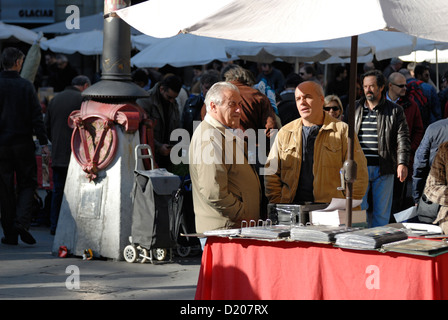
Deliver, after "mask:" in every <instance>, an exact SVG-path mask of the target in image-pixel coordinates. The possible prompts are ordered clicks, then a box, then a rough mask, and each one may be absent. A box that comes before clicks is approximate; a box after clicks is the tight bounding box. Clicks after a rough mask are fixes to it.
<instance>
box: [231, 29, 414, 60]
mask: <svg viewBox="0 0 448 320" xmlns="http://www.w3.org/2000/svg"><path fill="white" fill-rule="evenodd" d="M358 42H359V43H358V50H357V54H358V57H363V56H366V55H369V56H370V59H371V56H372V55H373V54H375V56H376V58H377V60H384V59H389V58H392V57H397V56H399V55H401V54H406V53H408V52H411V51H412V50H413V48H414V46H415V43H416V37H414V36H410V35H407V34H403V33H398V32H387V31H372V32H368V33H365V34H362V35H360V36H359V41H358ZM350 47H351V38H350V37H344V38H338V39H330V40H321V41H313V42H300V43H258V42H241V41H240V42H236V43H235V44H230V45H229V46H227V47H226V51H227V52H228V53H229V54H233V55H238V56H239V57H240V58H241V59H246V60H259V61H260V62H271V61H273V60H274V59H275V58H276V57H280V58H281V59H283V60H285V61H288V60H290V58H292V57H295V58H297V59H298V60H299V61H301V62H308V61H327V60H328V59H329V58H330V57H333V60H339V59H341V60H342V59H344V58H347V57H350V53H351V52H350V51H351V48H350ZM259 56H260V57H261V59H257V57H259ZM264 57H266V58H265V59H264V60H267V59H269V58H270V59H271V61H261V60H263V58H264ZM363 60H365V59H363Z"/></svg>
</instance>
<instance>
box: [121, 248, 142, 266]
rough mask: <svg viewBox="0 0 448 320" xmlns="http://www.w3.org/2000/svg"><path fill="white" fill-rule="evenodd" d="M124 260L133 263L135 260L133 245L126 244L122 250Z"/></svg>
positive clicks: (135, 250)
mask: <svg viewBox="0 0 448 320" xmlns="http://www.w3.org/2000/svg"><path fill="white" fill-rule="evenodd" d="M123 256H124V260H126V261H127V262H129V263H133V262H135V261H136V260H137V257H138V255H137V249H136V248H135V247H134V246H133V245H131V244H130V245H127V246H126V247H125V248H124V250H123Z"/></svg>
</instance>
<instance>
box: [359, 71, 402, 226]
mask: <svg viewBox="0 0 448 320" xmlns="http://www.w3.org/2000/svg"><path fill="white" fill-rule="evenodd" d="M361 83H362V86H363V91H364V95H365V96H364V97H362V98H361V99H360V100H359V101H357V103H356V107H355V132H356V133H357V134H358V138H359V141H360V143H361V147H362V149H363V151H364V154H365V156H366V158H367V167H368V171H369V186H368V188H367V192H366V194H365V196H364V198H363V203H362V205H361V207H362V209H367V210H368V222H369V226H370V227H377V226H382V225H385V224H387V223H389V219H390V212H391V206H392V196H393V185H394V175H395V174H396V175H397V178H398V179H399V180H400V181H401V182H403V181H404V180H405V179H406V177H407V174H408V166H409V160H410V154H411V142H410V137H409V128H408V125H407V122H406V116H405V114H404V111H403V108H402V107H400V106H399V105H397V104H395V103H393V102H391V101H388V100H387V99H386V98H385V91H384V88H385V85H386V79H385V77H384V76H383V74H382V73H381V72H380V71H378V70H372V71H369V72H366V73H365V74H363V75H362V77H361ZM369 191H371V192H372V197H371V200H370V201H369V200H368V199H369Z"/></svg>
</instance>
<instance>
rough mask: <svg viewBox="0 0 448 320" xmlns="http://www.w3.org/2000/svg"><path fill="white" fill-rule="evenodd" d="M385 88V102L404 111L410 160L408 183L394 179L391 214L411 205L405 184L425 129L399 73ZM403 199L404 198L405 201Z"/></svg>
mask: <svg viewBox="0 0 448 320" xmlns="http://www.w3.org/2000/svg"><path fill="white" fill-rule="evenodd" d="M387 87H388V90H387V92H386V98H387V100H389V101H392V102H394V103H396V104H398V105H400V106H401V107H402V108H403V110H404V114H405V116H406V122H407V124H408V127H409V135H410V139H411V158H410V160H409V168H408V171H409V172H408V177H407V179H406V181H408V183H404V184H403V183H401V182H399V181H398V180H397V179H395V184H394V205H393V208H392V212H398V211H401V210H403V209H406V208H408V207H409V206H411V205H413V200H412V196H411V195H409V196H406V194H407V190H409V191H410V190H411V189H412V186H407V184H410V183H411V182H412V178H411V177H412V164H413V160H414V155H415V152H416V151H417V148H418V146H419V145H420V142H421V141H422V139H423V134H424V133H425V129H424V127H423V120H422V116H421V114H420V109H419V107H418V105H417V103H416V102H415V101H414V100H413V99H411V98H409V95H408V94H407V91H406V77H405V76H404V75H402V74H401V73H399V72H393V73H392V74H391V75H390V76H389V78H388V85H387ZM403 197H405V199H404V198H403Z"/></svg>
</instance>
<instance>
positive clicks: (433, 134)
mask: <svg viewBox="0 0 448 320" xmlns="http://www.w3.org/2000/svg"><path fill="white" fill-rule="evenodd" d="M445 141H448V119H442V120H439V121H436V122H434V123H433V124H430V125H429V126H428V128H427V129H426V131H425V135H424V136H423V139H422V141H421V143H420V146H419V147H418V148H417V151H416V152H415V157H414V173H413V175H412V197H413V198H414V201H415V203H418V201H419V199H420V197H421V195H422V193H423V188H424V187H425V183H426V178H427V177H428V174H429V170H430V169H431V164H432V161H433V160H434V157H435V155H436V153H437V150H438V148H439V145H440V144H441V143H442V142H445Z"/></svg>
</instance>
